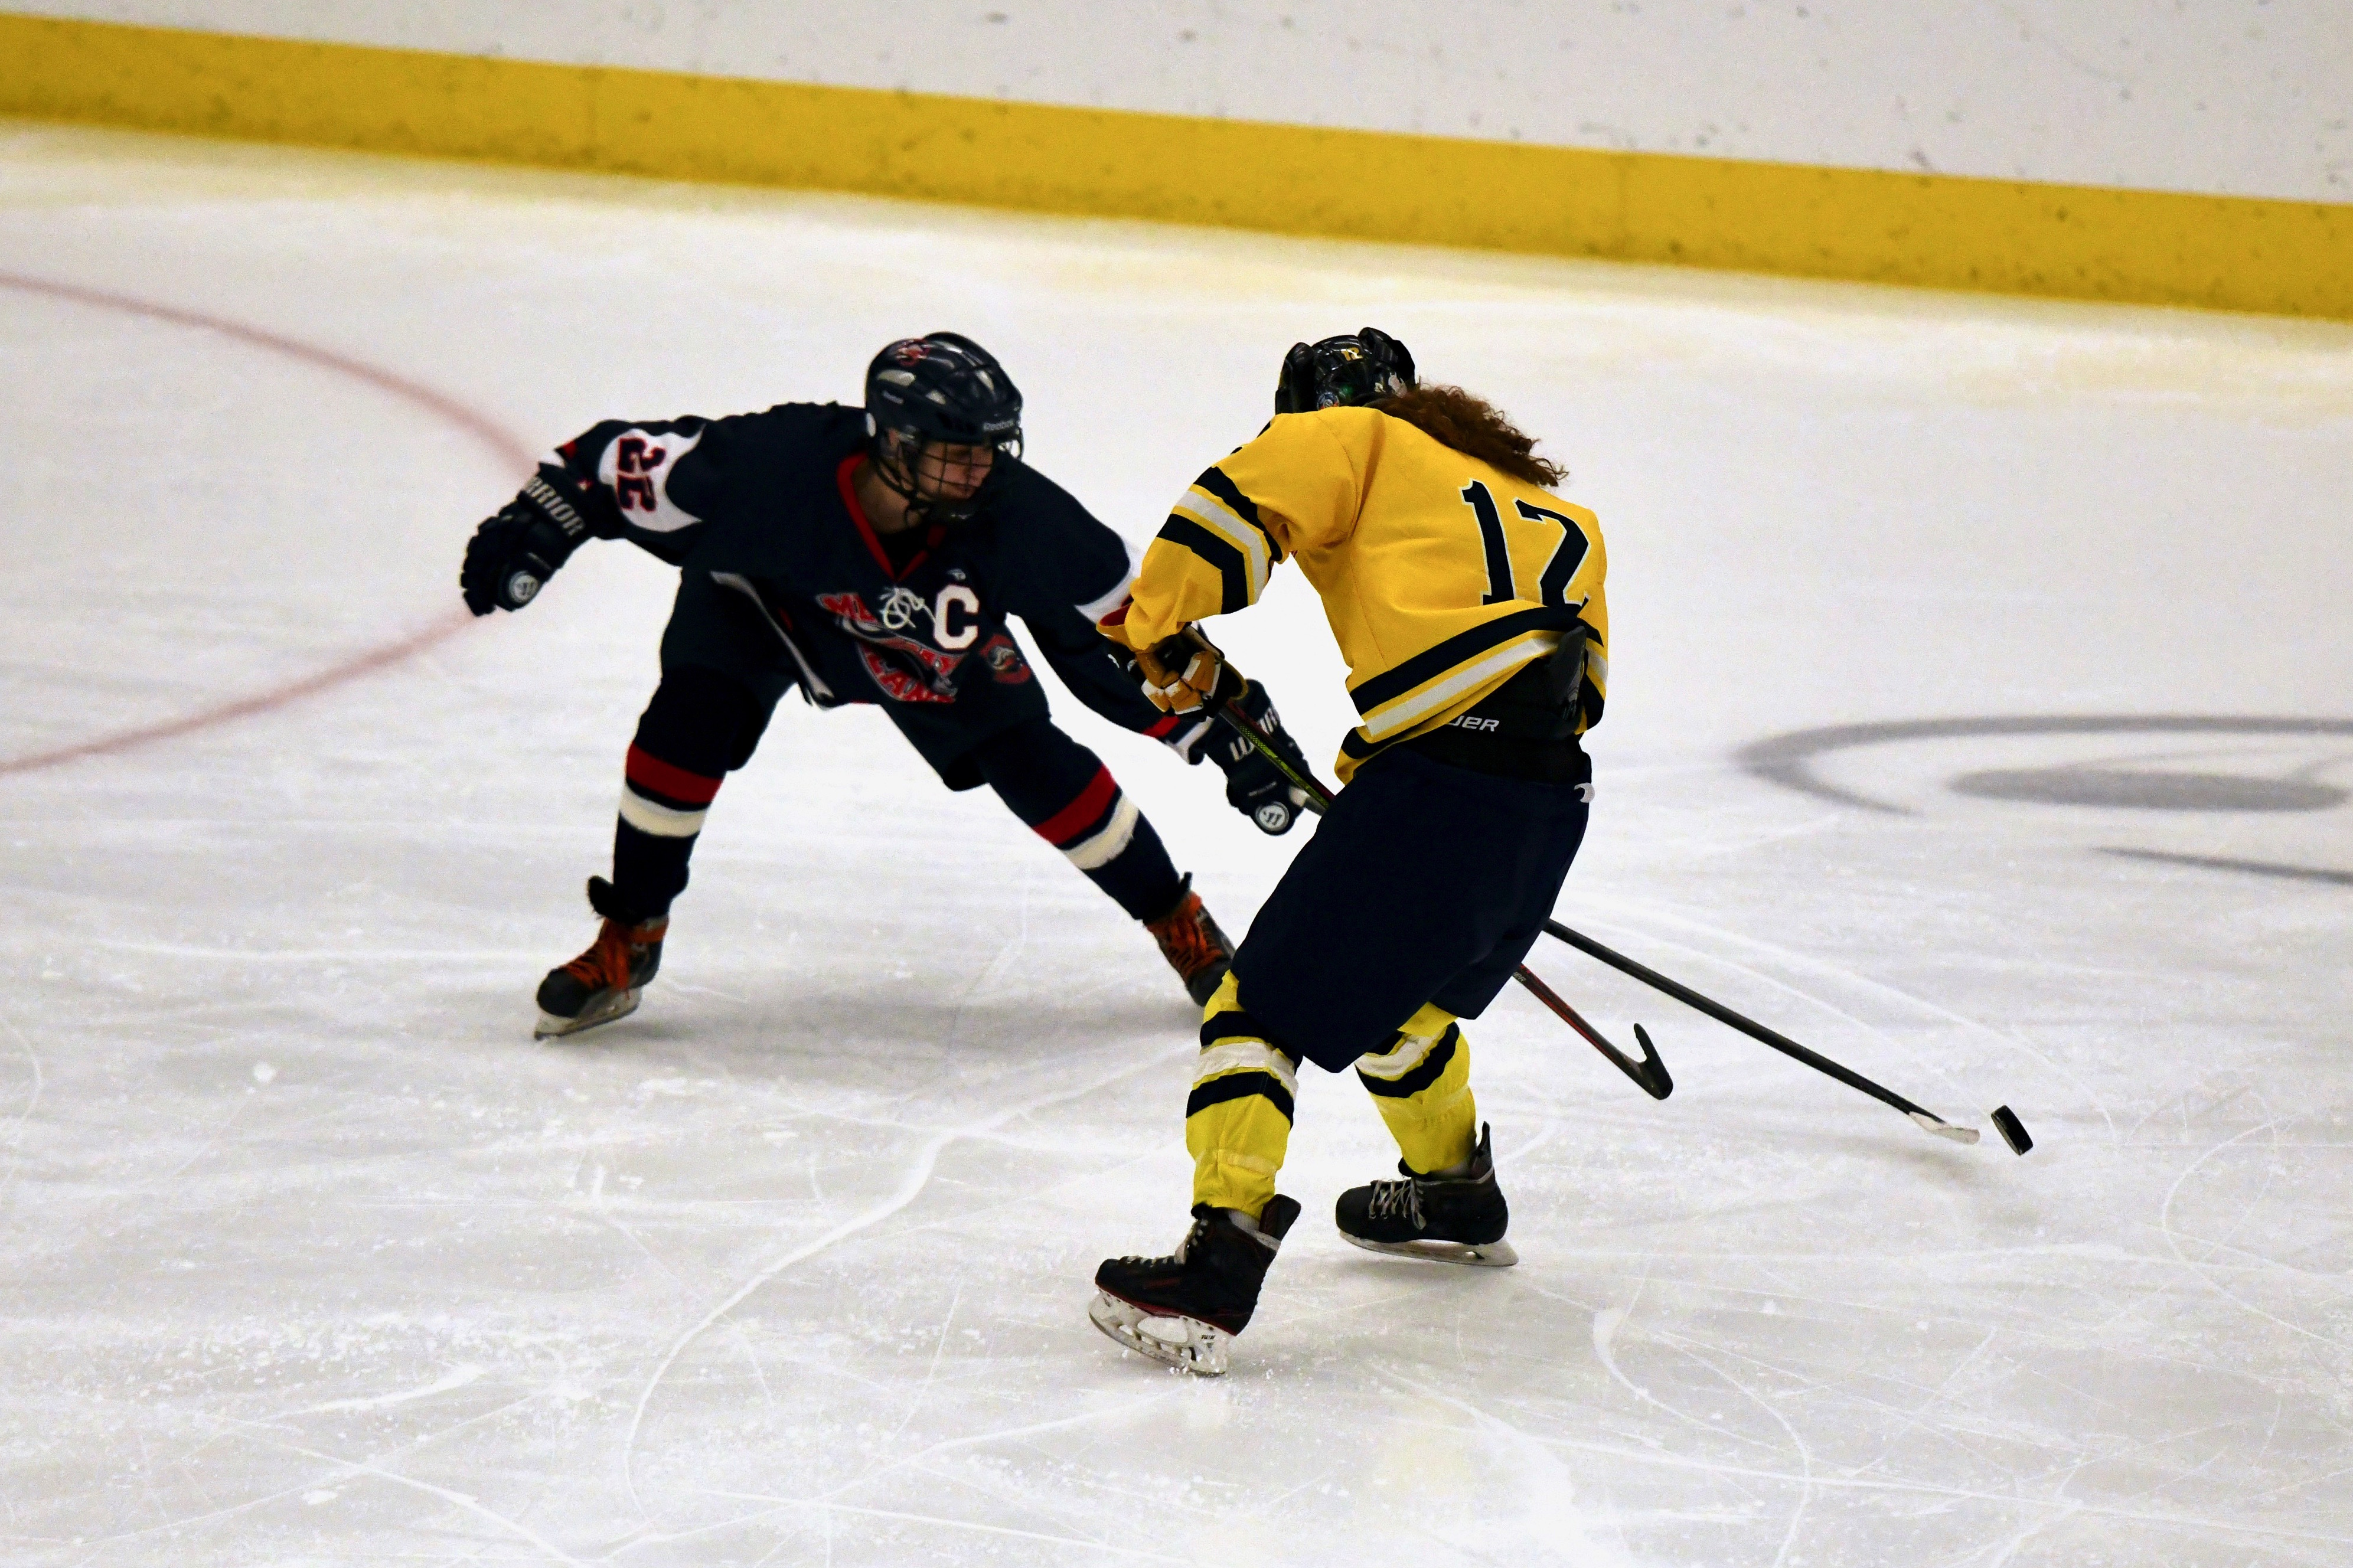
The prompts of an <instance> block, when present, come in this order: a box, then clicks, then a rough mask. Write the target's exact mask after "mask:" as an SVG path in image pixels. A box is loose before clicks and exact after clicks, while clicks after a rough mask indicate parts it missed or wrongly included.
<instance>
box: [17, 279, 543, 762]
mask: <svg viewBox="0 0 2353 1568" xmlns="http://www.w3.org/2000/svg"><path fill="white" fill-rule="evenodd" d="M0 289H16V290H18V291H19V292H21V293H26V294H39V295H46V296H47V297H48V298H50V299H53V300H70V301H72V302H73V303H75V304H79V305H93V306H96V307H98V308H100V309H101V310H121V311H122V312H124V313H125V314H127V315H132V316H143V317H145V318H146V319H148V320H149V321H168V322H170V323H172V324H173V325H174V326H181V327H194V328H196V329H197V330H199V331H208V332H216V333H218V334H220V335H221V336H223V337H226V338H232V339H235V340H236V341H237V342H241V343H247V344H249V345H251V346H253V347H255V348H260V349H267V350H269V352H271V353H280V354H284V355H285V356H286V357H288V358H289V359H293V360H299V361H301V363H304V364H309V365H314V366H316V367H318V368H319V369H322V370H329V371H332V372H334V373H335V374H339V375H346V376H349V377H351V378H352V379H353V380H354V381H358V382H361V383H364V384H366V385H369V386H372V387H375V389H376V390H377V391H379V392H384V393H388V394H390V395H392V396H394V397H396V398H399V399H400V400H401V401H403V402H405V403H407V404H410V405H413V406H415V407H417V408H421V409H423V410H424V411H425V412H427V414H430V415H432V416H434V417H436V418H438V419H440V420H443V421H445V422H447V423H448V424H451V425H455V426H458V428H459V429H461V430H463V431H465V432H466V434H468V435H469V436H471V437H474V438H475V439H476V440H478V441H480V443H481V444H482V445H483V446H484V447H488V448H490V450H491V452H492V453H493V454H494V455H495V456H496V457H497V458H498V459H499V461H500V462H501V463H505V464H512V465H513V466H515V467H516V468H530V467H531V463H532V448H531V447H529V445H527V444H526V443H524V442H523V441H522V440H520V439H518V438H517V437H515V436H513V435H512V433H510V432H508V431H506V430H502V429H501V428H500V427H499V426H497V425H496V424H495V423H493V422H492V421H491V419H490V418H489V417H488V416H484V415H482V414H480V413H478V412H477V411H475V410H474V409H471V408H469V407H467V406H466V405H464V404H462V403H459V401H457V400H456V399H455V398H452V397H449V396H447V395H444V394H442V393H438V392H436V391H434V390H433V389H432V388H431V387H429V386H425V385H422V384H418V383H417V382H414V381H410V380H408V379H407V378H406V377H404V376H400V375H396V374H393V373H392V372H391V371H388V370H385V369H382V368H381V367H379V366H376V365H372V364H369V363H365V362H364V361H361V360H356V359H353V358H352V357H351V356H350V355H348V354H342V353H336V352H335V351H334V350H332V349H325V348H321V347H319V346H318V345H317V344H315V343H306V342H301V340H299V339H295V338H290V337H286V336H283V335H281V334H280V333H278V332H273V331H268V330H266V329H264V328H261V327H253V326H248V325H246V324H245V323H244V322H241V321H227V320H224V319H223V318H221V317H218V316H208V315H206V314H204V313H203V312H202V311H198V310H182V309H180V308H179V307H178V306H176V305H159V304H156V303H155V302H154V301H153V300H136V299H132V298H131V297H130V296H129V295H125V294H110V293H107V292H106V291H104V290H102V289H84V288H81V287H79V286H78V285H76V284H71V283H58V282H52V281H50V280H48V279H41V278H27V277H24V276H22V275H21V274H17V273H13V272H0ZM472 621H473V617H472V616H469V615H466V614H463V613H462V612H460V613H457V614H452V615H448V616H441V617H439V618H438V619H437V620H435V621H433V622H431V623H430V624H429V625H427V626H422V627H420V628H418V629H417V630H416V631H413V632H411V633H409V634H408V635H407V636H406V637H401V638H398V639H397V640H396V641H393V642H388V643H385V644H383V645H382V646H380V647H373V648H370V649H368V650H366V651H365V652H364V653H359V654H355V655H353V657H352V658H347V659H344V660H343V661H342V662H341V663H339V664H332V665H329V666H328V667H327V668H324V669H322V670H316V671H314V672H312V673H311V674H309V675H306V676H303V677H302V678H301V679H298V680H292V681H289V682H288V683H287V684H285V685H283V686H279V687H274V688H272V689H269V690H267V691H260V692H257V693H255V694H254V695H252V696H250V697H242V698H238V699H237V700H234V701H229V702H223V703H220V704H218V705H216V706H215V707H211V708H206V709H202V710H198V711H196V712H194V713H189V714H185V715H183V716H182V717H180V718H177V719H166V720H164V721H160V722H158V723H153V724H142V725H141V726H139V727H138V728H137V729H132V730H121V731H116V732H115V733H113V734H111V735H101V736H100V737H99V738H98V739H96V740H94V741H81V742H76V743H75V744H73V745H70V746H60V747H58V749H56V750H55V751H49V752H35V753H33V754H32V755H30V756H25V757H9V758H5V759H0V775H5V774H8V773H31V772H33V771H34V770H36V769H37V768H53V767H57V766H58V765H60V764H61V763H72V762H79V761H81V760H82V759H83V758H85V757H102V756H110V755H112V754H113V753H115V752H126V751H129V750H131V749H132V747H134V746H144V745H148V744H150V743H152V742H156V741H168V740H170V739H172V738H174V736H178V735H186V734H190V733H193V732H195V731H198V730H209V729H211V728H213V727H214V726H215V725H218V724H227V723H231V722H233V721H237V720H239V719H244V718H249V717H251V716H252V715H253V714H256V713H266V712H268V711H269V710H271V709H273V708H283V707H285V706H286V705H287V704H288V703H290V702H299V701H301V700H302V699H303V698H305V697H311V696H314V695H316V694H317V693H319V692H322V691H324V690H327V689H329V688H331V687H336V686H341V685H342V684H343V683H344V682H345V681H347V680H355V679H359V678H360V677H361V676H364V675H369V674H373V673H374V672H375V671H376V670H379V669H383V668H386V667H387V666H390V665H395V664H398V663H400V662H401V661H402V660H403V659H406V658H412V657H414V656H415V655H417V654H419V653H422V652H423V651H424V650H425V649H427V648H428V647H432V646H433V645H434V644H436V643H438V642H440V641H442V640H443V639H444V638H446V637H451V636H453V635H455V634H456V633H458V632H459V631H462V630H463V629H465V627H466V626H470V625H471V624H472Z"/></svg>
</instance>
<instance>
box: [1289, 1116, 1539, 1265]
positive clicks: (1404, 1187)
mask: <svg viewBox="0 0 2353 1568" xmlns="http://www.w3.org/2000/svg"><path fill="white" fill-rule="evenodd" d="M1488 1143H1489V1136H1488V1131H1487V1128H1486V1126H1485V1124H1484V1123H1482V1124H1481V1126H1480V1128H1479V1146H1478V1147H1477V1148H1476V1149H1473V1150H1472V1152H1471V1169H1470V1171H1469V1172H1468V1173H1466V1174H1463V1175H1460V1176H1422V1175H1416V1174H1415V1173H1414V1170H1413V1167H1412V1166H1410V1165H1409V1164H1407V1163H1405V1162H1404V1161H1403V1160H1399V1161H1398V1171H1399V1172H1401V1173H1403V1174H1404V1176H1405V1180H1404V1181H1401V1182H1375V1183H1374V1184H1372V1185H1370V1186H1368V1187H1350V1188H1349V1189H1348V1190H1347V1191H1346V1192H1345V1193H1342V1194H1340V1201H1339V1203H1338V1205H1335V1208H1334V1211H1333V1215H1332V1220H1333V1223H1334V1224H1335V1225H1337V1226H1339V1227H1340V1234H1341V1235H1342V1236H1345V1237H1347V1238H1348V1239H1349V1240H1350V1241H1353V1242H1355V1243H1356V1245H1357V1246H1358V1247H1364V1248H1366V1250H1368V1251H1372V1252H1394V1253H1396V1254H1397V1255H1398V1257H1400V1258H1428V1259H1430V1261H1431V1262H1433V1263H1476V1264H1483V1265H1485V1266H1486V1267H1488V1268H1510V1267H1511V1266H1512V1265H1513V1264H1514V1263H1517V1262H1518V1261H1519V1260H1520V1255H1519V1254H1518V1253H1516V1252H1514V1251H1513V1250H1512V1244H1511V1243H1510V1242H1508V1241H1505V1240H1504V1227H1505V1226H1509V1225H1510V1224H1511V1219H1512V1214H1511V1210H1510V1209H1509V1208H1508V1207H1506V1206H1505V1205H1504V1193H1503V1189H1502V1188H1500V1187H1498V1186H1496V1185H1495V1156H1494V1153H1493V1151H1492V1150H1491V1149H1490V1148H1489V1147H1488Z"/></svg>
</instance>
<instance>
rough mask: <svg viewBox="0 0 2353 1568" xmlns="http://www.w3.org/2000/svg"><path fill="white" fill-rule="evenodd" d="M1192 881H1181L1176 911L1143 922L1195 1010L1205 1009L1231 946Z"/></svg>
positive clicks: (1223, 973) (1231, 957)
mask: <svg viewBox="0 0 2353 1568" xmlns="http://www.w3.org/2000/svg"><path fill="white" fill-rule="evenodd" d="M1192 883H1193V879H1192V878H1190V877H1187V878H1186V879H1185V884H1184V885H1185V896H1184V897H1183V898H1181V899H1178V900H1176V908H1175V909H1173V910H1169V911H1168V912H1167V913H1166V914H1165V915H1163V916H1161V917H1160V918H1159V919H1158V920H1156V921H1145V922H1144V929H1145V930H1146V931H1150V932H1151V933H1152V940H1153V941H1155V942H1158V943H1159V944H1160V956H1161V957H1163V958H1165V959H1166V960H1167V961H1168V967H1169V968H1171V969H1173V970H1175V971H1176V978H1177V979H1179V980H1181V981H1183V982H1184V983H1185V994H1187V996H1190V997H1191V998H1192V999H1193V1002H1194V1005H1197V1006H1207V1005H1208V1001H1209V998H1210V997H1211V996H1212V995H1214V994H1216V992H1217V989H1218V984H1219V982H1220V981H1222V980H1224V979H1225V977H1226V971H1227V969H1228V968H1229V967H1230V966H1231V965H1232V963H1233V962H1234V944H1233V943H1232V942H1229V941H1227V940H1226V933H1225V932H1224V931H1219V929H1218V922H1217V921H1214V920H1212V919H1211V918H1210V917H1209V911H1208V910H1205V909H1203V908H1202V907H1201V895H1200V894H1198V893H1197V892H1195V891H1193V887H1192Z"/></svg>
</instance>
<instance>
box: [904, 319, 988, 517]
mask: <svg viewBox="0 0 2353 1568" xmlns="http://www.w3.org/2000/svg"><path fill="white" fill-rule="evenodd" d="M866 426H867V433H868V435H869V436H871V437H872V438H873V443H874V461H875V468H876V469H877V471H878V472H879V473H880V474H881V477H882V479H883V482H885V483H886V484H888V485H890V487H891V488H892V489H894V490H897V491H898V492H899V493H900V494H902V495H903V496H905V497H906V498H907V499H908V500H909V502H910V503H911V505H913V506H915V507H918V508H920V509H921V510H923V514H924V515H925V516H926V517H928V518H930V519H931V520H933V521H940V522H950V521H956V520H958V519H960V518H963V517H968V516H970V515H971V514H972V513H974V512H976V511H977V510H980V509H981V506H982V505H983V504H984V498H986V497H987V496H989V495H991V494H993V493H994V492H995V491H996V490H997V489H999V488H1000V487H1001V486H1002V485H1003V483H1004V480H1005V478H1006V475H1007V474H1008V471H1009V470H1010V469H1011V468H1012V467H1013V466H1014V465H1015V464H1016V463H1018V462H1019V461H1020V459H1021V389H1020V388H1019V387H1018V386H1016V385H1014V384H1013V378H1012V377H1011V376H1009V375H1008V374H1005V367H1004V366H1003V365H1001V364H999V363H997V356H996V355H994V354H992V353H989V352H988V351H987V349H985V348H982V347H981V346H980V345H979V344H978V343H976V342H973V341H972V340H971V339H970V338H967V337H965V335H964V334H962V333H961V332H926V333H924V334H923V336H922V337H920V338H902V339H900V340H899V341H898V342H895V343H892V344H889V345H888V346H886V347H885V348H884V349H883V350H882V352H881V353H878V354H876V355H875V356H874V360H873V363H871V364H869V365H868V366H867V367H866ZM934 445H936V446H942V447H989V448H992V449H993V451H994V453H995V458H994V460H993V461H992V462H991V464H990V466H989V473H988V479H987V481H985V482H984V483H983V484H982V486H981V488H980V489H979V491H978V492H976V494H974V495H973V496H971V497H969V498H965V499H964V500H945V499H943V498H941V497H939V496H937V495H927V494H923V493H922V487H921V486H920V485H919V484H918V483H917V477H916V474H917V468H918V467H919V466H920V465H921V461H922V454H923V451H924V449H925V448H926V447H931V446H934Z"/></svg>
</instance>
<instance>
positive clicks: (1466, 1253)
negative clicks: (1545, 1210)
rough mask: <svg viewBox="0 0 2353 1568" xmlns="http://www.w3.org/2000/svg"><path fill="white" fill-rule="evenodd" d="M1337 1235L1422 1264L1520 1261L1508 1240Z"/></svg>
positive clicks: (1483, 1264)
mask: <svg viewBox="0 0 2353 1568" xmlns="http://www.w3.org/2000/svg"><path fill="white" fill-rule="evenodd" d="M1340 1236H1341V1238H1342V1239H1343V1240H1345V1241H1346V1242H1347V1243H1348V1244H1349V1245H1351V1246H1353V1247H1363V1248H1364V1249H1365V1250H1366V1252H1386V1253H1388V1255H1389V1256H1390V1257H1392V1258H1420V1259H1421V1260H1422V1261H1423V1262H1424V1263H1467V1264H1469V1265H1471V1266H1472V1267H1473V1268H1510V1267H1511V1266H1512V1265H1513V1264H1514V1263H1517V1262H1518V1261H1519V1260H1520V1255H1519V1254H1518V1253H1516V1252H1514V1251H1513V1250H1512V1244H1511V1243H1510V1242H1508V1241H1485V1242H1480V1243H1478V1244H1476V1245H1473V1244H1472V1243H1470V1242H1467V1241H1365V1240H1362V1239H1360V1238H1358V1237H1353V1236H1350V1235H1349V1234H1348V1233H1347V1232H1346V1231H1345V1230H1344V1231H1342V1232H1341V1233H1340Z"/></svg>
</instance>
